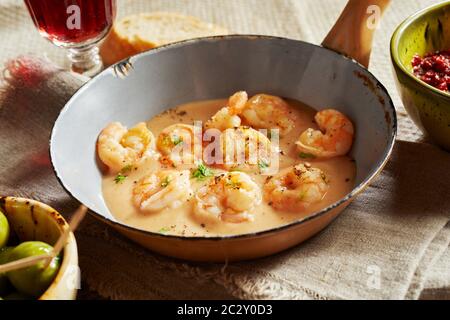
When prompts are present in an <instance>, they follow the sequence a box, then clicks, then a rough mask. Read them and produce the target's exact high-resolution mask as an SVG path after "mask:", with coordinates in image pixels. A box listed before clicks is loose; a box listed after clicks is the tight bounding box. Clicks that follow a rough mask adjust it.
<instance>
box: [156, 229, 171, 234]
mask: <svg viewBox="0 0 450 320" xmlns="http://www.w3.org/2000/svg"><path fill="white" fill-rule="evenodd" d="M169 231H170V228H161V229H160V230H159V231H158V233H167V232H169Z"/></svg>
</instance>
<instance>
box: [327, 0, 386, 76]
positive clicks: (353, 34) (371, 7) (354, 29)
mask: <svg viewBox="0 0 450 320" xmlns="http://www.w3.org/2000/svg"><path fill="white" fill-rule="evenodd" d="M389 3H390V0H349V2H348V4H347V6H346V7H345V9H344V11H343V12H342V14H341V16H340V17H339V19H338V21H337V22H336V24H335V25H334V27H333V28H332V29H331V31H330V33H329V34H328V35H327V37H326V38H325V40H324V41H323V43H322V46H324V47H325V48H328V49H332V50H334V51H337V52H339V53H342V54H344V55H346V56H349V57H351V58H353V59H355V60H356V61H358V62H359V63H361V64H362V65H364V66H365V67H366V68H367V67H368V66H369V60H370V54H371V52H372V42H373V35H374V32H375V30H376V29H377V27H378V24H379V22H380V19H381V17H382V15H383V13H384V11H385V10H386V8H387V7H388V5H389Z"/></svg>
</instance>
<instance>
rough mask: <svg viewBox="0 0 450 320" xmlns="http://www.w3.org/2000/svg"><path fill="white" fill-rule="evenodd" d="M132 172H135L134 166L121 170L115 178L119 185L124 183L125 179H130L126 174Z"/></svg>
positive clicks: (127, 166)
mask: <svg viewBox="0 0 450 320" xmlns="http://www.w3.org/2000/svg"><path fill="white" fill-rule="evenodd" d="M131 170H133V165H131V164H129V165H126V166H125V167H123V168H122V170H120V172H119V173H118V174H117V176H116V177H115V179H114V181H115V182H116V183H117V184H119V183H122V182H124V181H125V179H126V178H128V176H127V175H126V174H127V173H129V172H130V171H131Z"/></svg>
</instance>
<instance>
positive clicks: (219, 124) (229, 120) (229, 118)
mask: <svg viewBox="0 0 450 320" xmlns="http://www.w3.org/2000/svg"><path fill="white" fill-rule="evenodd" d="M247 101H248V95H247V92H245V91H239V92H237V93H235V94H234V95H233V96H231V97H230V99H229V100H228V105H227V106H226V107H224V108H222V109H220V110H219V112H217V113H216V115H215V116H213V117H212V118H211V120H209V121H208V122H206V124H205V128H206V129H218V130H220V131H224V130H226V129H230V128H237V127H239V126H240V125H241V118H240V117H239V114H240V113H241V112H242V110H243V108H244V107H245V105H246V103H247Z"/></svg>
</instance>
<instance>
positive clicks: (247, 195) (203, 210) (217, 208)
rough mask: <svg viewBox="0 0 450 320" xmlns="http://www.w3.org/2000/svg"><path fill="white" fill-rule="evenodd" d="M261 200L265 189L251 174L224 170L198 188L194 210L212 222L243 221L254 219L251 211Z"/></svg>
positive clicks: (200, 217) (202, 217) (199, 215)
mask: <svg viewBox="0 0 450 320" xmlns="http://www.w3.org/2000/svg"><path fill="white" fill-rule="evenodd" d="M261 202H262V193H261V189H260V188H259V186H258V185H257V184H256V183H255V182H254V181H253V180H252V179H251V178H250V177H249V176H248V175H247V174H245V173H242V172H230V173H223V174H220V175H218V176H216V177H215V178H214V179H212V180H211V182H210V184H209V185H207V186H205V187H203V188H201V189H200V190H199V191H198V193H197V195H196V197H195V204H194V214H195V215H196V216H197V218H198V219H203V220H204V219H206V220H208V221H211V222H217V221H225V222H230V223H242V222H247V221H253V220H254V217H253V215H252V213H251V212H252V211H253V209H254V208H255V207H257V206H258V205H260V204H261Z"/></svg>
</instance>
